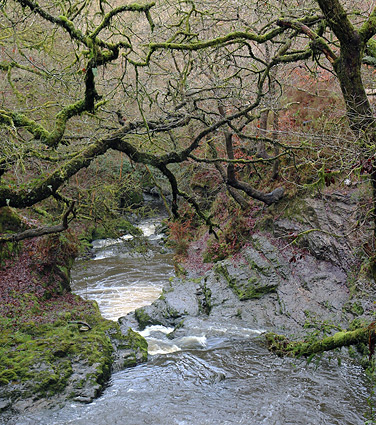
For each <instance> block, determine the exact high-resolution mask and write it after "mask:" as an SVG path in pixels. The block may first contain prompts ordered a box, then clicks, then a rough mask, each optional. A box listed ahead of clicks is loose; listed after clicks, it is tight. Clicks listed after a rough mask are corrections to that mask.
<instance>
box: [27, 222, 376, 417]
mask: <svg viewBox="0 0 376 425" xmlns="http://www.w3.org/2000/svg"><path fill="white" fill-rule="evenodd" d="M154 228H155V225H154V223H152V222H147V223H144V231H145V234H146V235H147V236H148V237H149V238H150V240H152V241H153V240H154V241H155V240H157V239H158V237H159V236H158V235H155V234H154ZM124 239H127V238H124ZM114 242H115V241H97V242H96V243H95V251H94V252H95V254H94V257H93V258H92V259H91V260H80V261H78V262H77V264H76V266H75V269H74V272H73V284H72V287H73V290H74V292H76V293H78V294H79V295H81V296H83V297H85V298H90V299H94V300H96V301H97V302H98V303H99V306H100V309H101V312H102V314H103V315H104V316H105V317H106V318H109V319H114V320H115V319H117V318H118V317H120V316H123V315H125V314H126V313H127V312H129V311H132V310H134V309H135V308H137V307H140V306H143V305H145V304H148V303H151V302H152V301H153V300H154V299H155V298H157V297H158V296H159V294H160V292H161V288H162V286H163V284H164V283H165V282H166V281H167V280H168V279H169V278H170V277H172V276H173V265H172V257H171V255H169V254H161V253H160V252H155V253H153V254H152V253H150V252H149V254H148V255H146V256H143V255H139V256H132V255H129V252H128V250H124V249H123V244H122V243H121V242H120V241H117V242H118V243H114ZM169 331H171V330H170V329H166V328H163V327H151V328H149V329H146V330H145V331H144V332H143V334H144V336H145V337H146V338H147V340H148V342H149V351H150V355H149V361H148V362H147V363H146V364H143V365H140V366H137V367H135V368H130V369H126V370H122V371H119V372H115V373H114V374H113V375H112V378H111V382H110V383H109V385H108V387H107V388H106V390H105V391H104V393H103V394H102V396H101V397H100V398H98V399H97V400H95V401H94V402H92V403H91V404H88V405H83V404H79V403H70V404H68V405H66V406H64V407H62V408H61V409H54V410H51V411H45V412H43V413H39V414H38V415H30V416H28V417H24V418H23V422H22V425H28V424H36V423H38V424H41V425H55V424H56V425H68V424H72V425H107V424H114V425H115V424H119V425H120V424H121V425H142V424H151V425H173V424H176V425H204V424H208V425H209V424H210V425H221V424H223V425H225V424H247V425H253V424H255V425H257V424H266V425H273V424H275V425H284V424H291V425H298V424H302V425H316V424H317V425H322V424H328V425H337V424H338V425H357V424H364V423H365V418H364V414H366V413H367V412H368V411H369V406H368V399H369V393H370V390H369V387H368V384H367V381H366V378H365V375H364V371H363V370H362V369H361V368H360V367H359V366H357V365H354V364H352V363H351V362H350V361H343V362H342V364H341V365H338V364H337V362H336V361H334V360H332V361H328V360H322V361H320V362H319V363H317V364H312V363H311V364H309V365H308V364H307V363H306V362H305V361H303V360H292V359H280V358H278V357H276V356H274V355H272V354H270V353H269V352H268V351H267V350H266V349H265V348H264V347H263V345H262V344H260V343H259V334H260V333H261V332H262V330H261V329H244V328H241V329H239V328H234V327H231V326H226V324H223V323H222V324H218V326H213V324H211V326H209V327H207V328H205V327H202V328H200V329H196V330H195V331H194V332H193V333H192V335H191V336H188V337H184V338H181V339H180V340H179V341H174V342H173V343H172V342H171V341H170V340H168V339H167V338H166V336H165V335H166V333H167V332H169ZM19 424H20V425H21V422H19Z"/></svg>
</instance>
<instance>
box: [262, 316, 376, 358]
mask: <svg viewBox="0 0 376 425" xmlns="http://www.w3.org/2000/svg"><path fill="white" fill-rule="evenodd" d="M265 337H266V341H267V345H268V348H269V350H270V351H272V352H274V353H275V354H277V355H278V356H286V355H287V356H293V357H301V356H303V357H309V356H312V355H314V354H317V353H323V352H325V351H331V350H334V349H336V348H341V347H349V346H350V345H357V344H361V343H362V344H369V347H370V353H371V352H372V347H373V346H374V344H375V341H376V333H375V325H374V323H373V324H371V325H370V326H368V327H365V328H359V329H356V330H354V331H347V332H337V333H336V334H334V335H333V336H329V337H326V338H323V339H322V340H318V341H314V342H311V343H310V342H297V341H290V340H289V339H288V338H286V337H285V336H283V335H277V334H274V333H268V334H266V335H265Z"/></svg>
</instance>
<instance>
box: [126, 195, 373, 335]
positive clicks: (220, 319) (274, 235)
mask: <svg viewBox="0 0 376 425" xmlns="http://www.w3.org/2000/svg"><path fill="white" fill-rule="evenodd" d="M356 201H357V199H356V196H354V194H347V195H343V194H341V193H334V194H330V195H326V196H321V197H319V198H317V197H316V198H313V197H311V198H307V199H304V200H299V202H298V204H297V205H295V209H294V210H293V211H289V214H285V215H284V216H281V215H279V217H278V218H277V219H274V220H273V224H272V226H271V229H270V230H271V231H269V232H261V231H260V232H259V233H255V234H254V235H253V236H252V238H251V240H250V242H249V244H248V245H247V246H246V247H245V248H243V250H242V251H241V252H240V253H239V254H237V255H236V256H235V257H233V258H229V259H227V260H224V261H221V262H218V263H216V264H215V265H214V267H213V269H212V270H210V271H209V272H207V273H206V274H205V275H204V276H202V277H199V278H189V276H188V277H187V278H183V279H181V278H175V279H174V280H173V281H172V282H170V283H169V284H168V285H166V286H165V288H164V290H163V294H162V296H161V297H160V298H159V299H158V300H157V301H155V302H154V303H153V304H152V305H151V306H147V307H144V308H142V309H138V310H136V312H135V313H131V314H130V315H128V316H127V317H125V318H122V319H120V324H121V326H122V327H123V329H127V328H128V327H129V326H133V327H135V326H139V327H140V328H141V329H142V328H144V327H145V326H148V325H155V324H161V325H164V326H169V327H171V326H178V327H179V332H178V334H177V335H179V336H180V335H182V334H184V329H185V330H186V332H189V327H190V326H191V327H192V326H195V324H196V323H197V320H202V321H205V322H210V321H212V322H213V323H228V322H232V323H235V324H237V325H239V326H243V327H247V328H254V329H264V330H267V331H274V332H281V333H285V334H290V335H303V334H306V333H307V328H309V327H320V324H324V323H330V324H335V325H336V326H340V327H343V328H346V327H347V326H348V325H349V323H350V322H351V321H352V320H353V319H354V318H355V317H359V316H361V317H364V318H369V317H371V315H372V313H373V310H374V308H373V306H374V301H375V291H374V288H373V282H372V280H369V279H368V278H367V277H359V278H356V279H355V282H354V279H353V278H351V271H352V267H353V266H354V264H355V261H356V258H355V255H354V252H355V248H354V247H355V246H356V245H357V244H358V243H359V241H358V240H357V234H356V233H355V234H354V233H353V232H351V229H352V228H354V226H356V220H357V219H358V210H357V208H358V207H357V202H356ZM288 215H290V218H288V217H287V216H288ZM291 217H293V218H291ZM291 234H293V235H294V238H295V243H291V242H292V240H291ZM297 236H298V237H297ZM351 279H353V281H351ZM354 284H355V286H354ZM358 287H361V291H360V290H357V288H358ZM358 289H360V288H358Z"/></svg>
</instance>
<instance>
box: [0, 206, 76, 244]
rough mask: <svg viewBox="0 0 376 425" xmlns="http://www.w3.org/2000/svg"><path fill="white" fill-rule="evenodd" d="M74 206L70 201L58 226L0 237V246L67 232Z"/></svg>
mask: <svg viewBox="0 0 376 425" xmlns="http://www.w3.org/2000/svg"><path fill="white" fill-rule="evenodd" d="M74 204H75V202H74V201H72V203H71V204H70V206H69V208H68V209H67V211H66V212H65V213H64V215H63V220H62V222H61V223H60V224H57V225H56V226H43V227H38V228H36V229H27V230H25V231H24V232H20V233H15V234H12V235H8V236H0V244H2V243H5V242H19V241H22V240H24V239H30V238H36V237H39V236H43V235H49V234H51V233H59V232H63V231H64V230H67V229H68V224H69V222H68V218H69V215H70V214H73V216H74V217H75V213H74Z"/></svg>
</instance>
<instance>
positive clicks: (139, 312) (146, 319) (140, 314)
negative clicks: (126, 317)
mask: <svg viewBox="0 0 376 425" xmlns="http://www.w3.org/2000/svg"><path fill="white" fill-rule="evenodd" d="M134 315H135V317H136V320H137V322H138V324H139V327H140V329H141V330H143V329H145V328H146V326H149V325H153V324H154V322H153V320H152V319H151V317H150V316H149V315H148V314H147V313H146V311H145V309H144V308H143V307H141V308H138V309H136V310H135V312H134Z"/></svg>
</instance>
